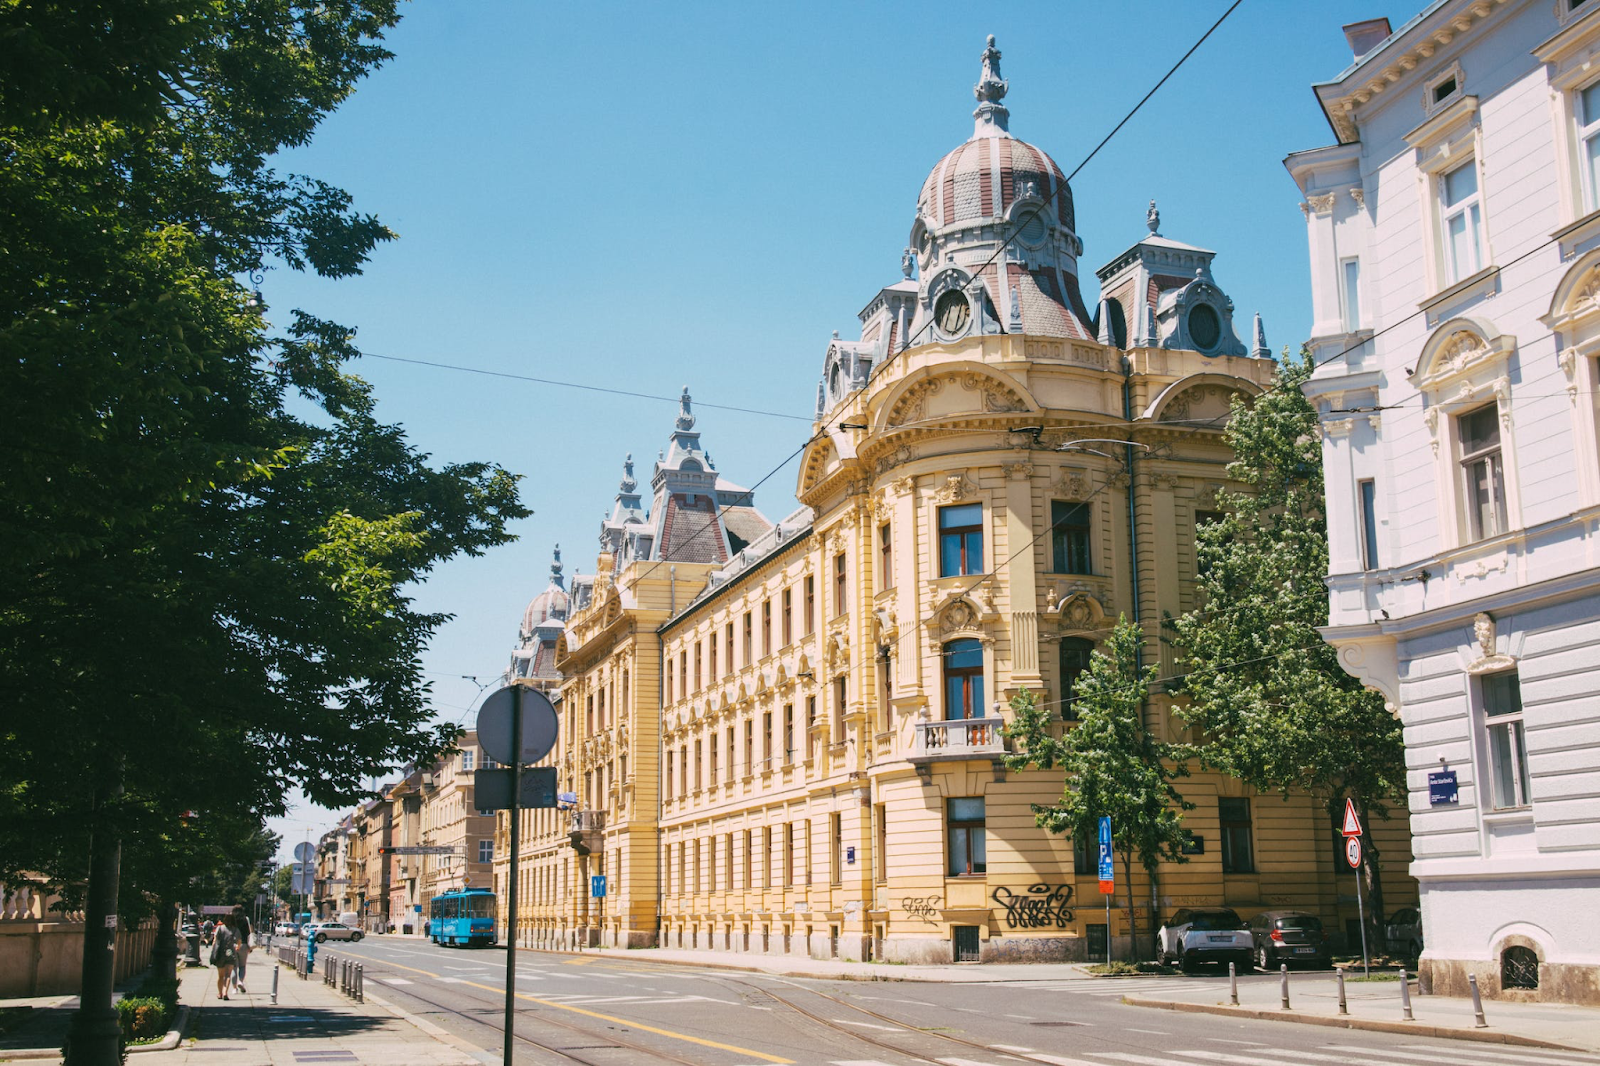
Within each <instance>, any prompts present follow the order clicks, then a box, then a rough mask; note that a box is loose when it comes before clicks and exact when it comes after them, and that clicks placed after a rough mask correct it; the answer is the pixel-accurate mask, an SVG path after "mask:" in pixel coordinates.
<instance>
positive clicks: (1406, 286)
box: [1285, 0, 1600, 1003]
mask: <svg viewBox="0 0 1600 1066" xmlns="http://www.w3.org/2000/svg"><path fill="white" fill-rule="evenodd" d="M1346 35H1347V37H1348V38H1349V39H1350V42H1351V47H1352V50H1353V51H1354V52H1355V54H1356V58H1355V61H1354V62H1353V64H1352V65H1351V66H1350V67H1349V68H1348V69H1347V70H1345V71H1344V72H1343V73H1341V74H1339V75H1338V76H1337V77H1336V78H1334V79H1332V80H1331V81H1327V82H1323V83H1320V84H1318V85H1316V86H1315V87H1314V88H1315V92H1316V94H1317V97H1318V99H1319V101H1320V102H1321V104H1322V106H1323V108H1324V110H1325V112H1326V113H1327V115H1328V117H1329V122H1330V124H1331V125H1332V127H1333V130H1334V133H1335V135H1336V138H1337V143H1336V144H1334V145H1333V146H1330V147H1326V148H1318V149H1313V150H1311V151H1305V152H1297V153H1295V154H1293V155H1291V156H1289V157H1288V159H1287V160H1285V165H1286V166H1287V167H1288V169H1289V172H1290V173H1291V175H1292V176H1293V177H1294V180H1295V182H1296V184H1297V185H1298V186H1299V188H1300V190H1301V193H1302V195H1303V197H1304V202H1303V203H1302V204H1301V208H1302V210H1303V211H1304V213H1305V215H1306V222H1307V227H1308V235H1309V241H1310V251H1311V275H1312V290H1313V291H1312V301H1313V310H1314V314H1315V325H1314V326H1313V337H1312V340H1311V348H1312V351H1313V354H1314V356H1315V358H1316V360H1317V362H1318V364H1319V365H1318V369H1317V371H1316V373H1315V375H1314V376H1313V378H1312V380H1311V381H1310V382H1309V383H1308V385H1307V387H1306V392H1307V394H1308V395H1309V396H1310V398H1311V399H1312V401H1313V402H1314V403H1315V404H1316V405H1317V406H1318V409H1319V413H1320V414H1321V417H1322V422H1323V426H1324V442H1323V462H1324V465H1325V468H1326V472H1327V493H1328V517H1329V553H1330V567H1329V569H1330V574H1329V577H1328V585H1329V591H1330V597H1329V603H1330V613H1331V618H1330V624H1329V626H1328V628H1327V630H1326V631H1325V635H1326V637H1327V639H1328V640H1329V641H1330V642H1332V643H1333V644H1334V645H1335V646H1336V647H1338V648H1339V652H1340V660H1341V662H1342V663H1343V664H1344V666H1345V668H1346V669H1347V670H1349V671H1350V672H1351V673H1352V674H1354V675H1355V676H1357V677H1359V678H1361V679H1362V680H1363V681H1365V682H1366V683H1367V684H1369V685H1371V686H1372V687H1374V688H1376V689H1378V690H1380V691H1382V692H1383V693H1384V695H1385V696H1386V697H1387V699H1388V700H1389V702H1390V704H1391V707H1392V708H1393V709H1394V710H1395V711H1396V713H1398V714H1399V715H1400V716H1401V719H1402V721H1403V722H1404V725H1405V742H1406V757H1407V765H1408V768H1409V769H1408V775H1407V776H1408V782H1409V796H1410V810H1411V825H1412V831H1413V836H1414V839H1413V852H1414V855H1415V862H1414V864H1413V866H1412V872H1413V874H1415V875H1416V877H1417V878H1418V880H1419V882H1420V885H1421V899H1422V913H1423V923H1424V929H1423V932H1424V943H1425V951H1424V953H1423V957H1422V962H1421V966H1420V969H1421V974H1422V979H1423V981H1424V987H1425V988H1431V989H1432V990H1433V991H1435V992H1437V993H1441V994H1463V993H1465V991H1466V988H1467V977H1468V975H1469V974H1475V975H1476V976H1477V980H1478V983H1479V986H1480V987H1481V988H1482V989H1484V990H1485V991H1486V992H1487V993H1489V994H1492V995H1504V996H1508V997H1518V998H1537V999H1546V1000H1564V1001H1569V1002H1589V1003H1600V922H1597V921H1595V920H1594V918H1593V916H1594V915H1595V914H1596V913H1600V446H1597V437H1596V423H1597V415H1600V64H1597V63H1595V62H1594V60H1595V59H1596V58H1600V0H1438V2H1436V3H1432V4H1430V5H1428V6H1427V7H1426V8H1425V9H1424V10H1423V11H1422V12H1421V13H1420V14H1418V15H1417V16H1416V17H1415V18H1413V19H1412V20H1411V21H1409V22H1407V23H1406V24H1405V25H1404V26H1402V27H1400V28H1399V29H1398V30H1396V31H1394V32H1392V33H1391V32H1389V27H1388V24H1387V22H1386V21H1385V20H1375V21H1374V22H1371V23H1360V24H1356V25H1354V26H1350V27H1346Z"/></svg>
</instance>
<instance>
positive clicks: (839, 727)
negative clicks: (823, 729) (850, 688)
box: [833, 676, 845, 744]
mask: <svg viewBox="0 0 1600 1066" xmlns="http://www.w3.org/2000/svg"><path fill="white" fill-rule="evenodd" d="M844 697H845V679H844V677H843V676H840V677H836V678H834V680H833V742H834V743H835V744H842V743H844V710H845V707H844V703H845V700H844Z"/></svg>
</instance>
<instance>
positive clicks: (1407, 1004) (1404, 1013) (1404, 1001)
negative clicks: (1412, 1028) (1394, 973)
mask: <svg viewBox="0 0 1600 1066" xmlns="http://www.w3.org/2000/svg"><path fill="white" fill-rule="evenodd" d="M1400 1016H1401V1017H1402V1018H1404V1019H1405V1020H1406V1021H1408V1022H1414V1021H1416V1020H1417V1019H1416V1018H1415V1017H1414V1016H1413V1015H1412V1013H1411V982H1410V981H1408V980H1406V968H1405V967H1404V966H1402V967H1400Z"/></svg>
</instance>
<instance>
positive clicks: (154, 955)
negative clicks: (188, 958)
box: [150, 900, 178, 981]
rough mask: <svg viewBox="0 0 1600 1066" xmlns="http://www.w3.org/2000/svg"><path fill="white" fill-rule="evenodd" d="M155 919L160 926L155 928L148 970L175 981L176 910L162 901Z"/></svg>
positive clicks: (176, 956) (176, 970)
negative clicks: (154, 940) (154, 938)
mask: <svg viewBox="0 0 1600 1066" xmlns="http://www.w3.org/2000/svg"><path fill="white" fill-rule="evenodd" d="M156 918H157V920H158V921H159V922H160V924H159V925H158V926H157V927H156V942H155V944H154V945H153V946H152V947H151V948H150V968H151V970H153V971H154V972H155V974H156V975H157V976H159V977H164V978H166V979H167V980H169V981H175V980H177V978H178V937H177V931H176V926H177V924H178V908H177V907H176V906H175V905H174V904H172V903H170V902H167V901H165V900H163V901H162V903H161V906H160V907H159V908H158V909H157V911H156Z"/></svg>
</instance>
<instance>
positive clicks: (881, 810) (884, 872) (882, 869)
mask: <svg viewBox="0 0 1600 1066" xmlns="http://www.w3.org/2000/svg"><path fill="white" fill-rule="evenodd" d="M872 816H873V822H872V824H873V828H874V829H875V830H876V835H875V837H874V839H875V840H876V841H877V844H878V846H877V847H876V848H874V849H873V854H872V869H873V875H874V877H876V878H877V880H878V882H879V883H880V884H881V883H883V882H885V881H887V880H889V808H888V806H887V805H885V804H882V803H878V804H875V805H874V806H873V808H872Z"/></svg>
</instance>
